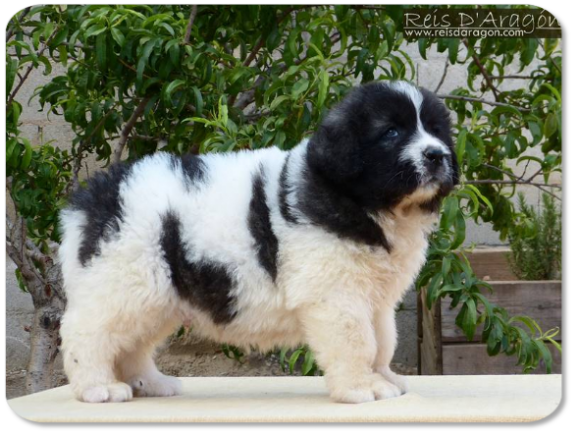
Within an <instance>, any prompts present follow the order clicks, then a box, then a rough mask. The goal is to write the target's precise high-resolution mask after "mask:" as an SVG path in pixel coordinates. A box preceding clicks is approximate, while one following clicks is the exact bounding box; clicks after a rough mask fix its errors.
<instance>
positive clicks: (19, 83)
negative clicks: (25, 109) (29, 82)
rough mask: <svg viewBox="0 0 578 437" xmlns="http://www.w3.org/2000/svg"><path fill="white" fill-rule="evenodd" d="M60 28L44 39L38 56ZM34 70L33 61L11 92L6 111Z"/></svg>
mask: <svg viewBox="0 0 578 437" xmlns="http://www.w3.org/2000/svg"><path fill="white" fill-rule="evenodd" d="M59 30H60V29H59V28H58V27H55V29H54V30H53V31H52V34H51V35H50V36H49V37H48V39H47V40H46V41H44V42H43V43H42V47H40V48H39V49H38V51H37V52H36V56H37V57H38V56H42V55H43V54H44V51H45V50H46V49H47V48H48V44H50V41H51V40H52V38H54V36H55V35H56V33H57V32H58V31H59ZM32 70H34V63H33V62H31V63H30V65H29V66H28V68H27V69H26V72H25V73H24V75H23V76H21V77H20V82H18V85H16V88H14V90H13V91H12V93H10V97H8V101H7V102H6V112H8V109H9V108H10V106H11V105H12V102H13V101H14V98H15V97H16V94H18V91H20V88H22V85H24V82H25V81H26V79H28V76H30V73H31V72H32Z"/></svg>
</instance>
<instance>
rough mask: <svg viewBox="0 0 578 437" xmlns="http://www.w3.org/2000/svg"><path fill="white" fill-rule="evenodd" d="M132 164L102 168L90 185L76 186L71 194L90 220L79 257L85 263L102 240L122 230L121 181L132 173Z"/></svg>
mask: <svg viewBox="0 0 578 437" xmlns="http://www.w3.org/2000/svg"><path fill="white" fill-rule="evenodd" d="M130 167H131V164H126V163H118V164H113V165H111V166H110V168H109V169H108V171H107V172H99V173H97V174H95V175H94V176H93V177H92V178H90V179H89V180H88V185H87V186H86V188H80V189H78V190H76V191H75V192H74V193H73V194H72V196H71V198H70V207H71V208H72V209H74V210H80V211H83V212H84V213H85V215H86V224H85V226H84V228H83V229H82V241H81V243H80V249H79V251H78V259H79V261H80V263H81V264H82V265H83V266H86V264H87V263H88V261H90V259H91V258H92V257H94V256H96V255H98V254H99V253H100V248H99V246H100V242H101V241H108V239H109V238H110V237H111V236H112V235H113V234H114V233H116V232H118V231H119V230H120V224H121V223H122V201H121V199H120V197H119V188H120V184H121V183H122V182H123V181H124V180H125V179H126V178H127V176H128V175H129V173H130Z"/></svg>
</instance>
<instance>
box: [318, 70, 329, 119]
mask: <svg viewBox="0 0 578 437" xmlns="http://www.w3.org/2000/svg"><path fill="white" fill-rule="evenodd" d="M328 91H329V73H328V72H327V70H321V71H320V72H319V94H318V95H317V109H319V110H321V108H323V105H324V104H325V100H326V99H327V92H328Z"/></svg>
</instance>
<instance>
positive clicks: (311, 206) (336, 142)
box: [297, 83, 459, 250]
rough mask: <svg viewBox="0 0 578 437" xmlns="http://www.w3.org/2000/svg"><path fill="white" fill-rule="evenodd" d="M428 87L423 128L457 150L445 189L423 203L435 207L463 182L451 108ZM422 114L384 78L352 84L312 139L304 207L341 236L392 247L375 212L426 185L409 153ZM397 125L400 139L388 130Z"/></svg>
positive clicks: (429, 209)
mask: <svg viewBox="0 0 578 437" xmlns="http://www.w3.org/2000/svg"><path fill="white" fill-rule="evenodd" d="M421 91H422V95H423V103H422V106H421V109H420V114H419V115H420V119H421V120H422V123H423V125H424V128H425V130H426V131H428V132H429V133H430V134H432V135H433V136H435V137H437V138H439V139H440V140H441V141H443V142H444V143H445V144H446V145H447V146H448V148H449V150H450V151H451V158H450V161H451V162H450V168H451V172H452V178H451V180H449V179H448V180H445V179H444V180H443V181H442V183H441V186H440V190H439V195H438V196H436V197H435V198H434V199H432V201H431V202H427V204H424V205H421V206H422V209H423V210H424V211H426V212H434V211H436V210H437V208H438V206H439V202H440V201H441V199H442V198H443V197H444V196H446V195H447V194H449V192H450V191H451V189H452V188H453V186H454V185H455V184H457V183H458V178H459V173H458V166H457V160H456V157H455V153H454V151H453V144H452V140H451V130H450V121H449V113H448V111H447V109H446V107H445V106H444V105H443V103H442V102H441V101H440V100H439V99H437V98H436V97H435V96H434V95H433V94H432V93H430V92H428V91H427V90H421ZM417 117H418V114H417V112H416V108H415V105H414V103H413V102H412V101H411V100H410V99H409V98H408V97H407V95H405V94H404V93H402V92H399V91H396V90H395V89H393V88H389V87H385V86H383V84H382V83H371V84H367V85H363V86H361V87H358V88H355V89H353V90H352V91H351V92H350V94H349V95H348V96H347V97H346V98H345V99H344V100H343V101H342V102H341V103H340V104H339V105H338V106H337V107H336V108H335V109H333V110H332V111H331V113H330V115H329V116H328V117H326V118H325V119H324V121H323V122H322V123H321V125H320V126H319V129H318V130H317V131H316V132H315V134H314V135H313V137H312V138H311V140H310V142H309V145H308V148H307V155H306V165H307V167H306V169H305V170H304V172H303V175H304V179H305V187H303V188H302V190H301V191H300V192H299V193H298V196H299V202H298V205H297V207H298V209H299V210H301V211H302V212H303V213H304V214H305V215H306V216H307V217H308V218H309V219H310V220H311V221H313V222H314V223H317V224H318V225H320V226H323V227H324V228H325V229H327V230H329V231H331V232H334V233H336V234H337V235H339V236H340V237H345V238H349V239H351V240H354V241H359V242H362V243H366V244H369V245H372V246H376V245H381V246H384V247H385V248H386V249H388V250H391V247H390V245H389V244H388V242H387V238H386V236H384V235H382V231H381V228H379V226H378V225H377V224H376V223H375V222H374V221H373V219H372V218H371V215H372V214H375V213H377V212H380V211H387V210H391V209H392V208H394V207H395V206H396V205H397V204H399V202H401V201H402V200H403V199H404V198H405V197H406V196H408V195H409V194H411V193H413V192H414V191H415V190H416V189H417V188H418V187H419V185H420V183H421V182H420V180H419V175H418V174H417V173H416V169H415V167H414V165H413V164H412V163H411V162H409V161H406V160H403V159H402V156H403V155H402V154H403V151H404V147H405V146H406V145H407V144H409V143H411V140H412V137H413V136H414V135H415V133H416V132H417V121H418V119H417ZM391 128H395V129H396V131H397V132H398V136H397V137H395V138H393V139H391V138H388V137H387V136H386V135H385V134H386V132H387V131H388V130H389V129H391ZM446 179H447V178H446Z"/></svg>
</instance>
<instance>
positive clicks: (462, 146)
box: [456, 129, 468, 165]
mask: <svg viewBox="0 0 578 437" xmlns="http://www.w3.org/2000/svg"><path fill="white" fill-rule="evenodd" d="M467 136H468V131H467V130H466V129H462V130H461V131H460V133H459V134H458V138H457V140H456V157H457V159H458V164H460V165H461V164H462V162H463V159H464V153H465V151H466V139H467Z"/></svg>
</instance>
